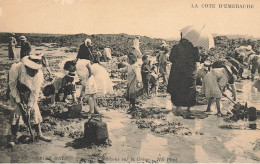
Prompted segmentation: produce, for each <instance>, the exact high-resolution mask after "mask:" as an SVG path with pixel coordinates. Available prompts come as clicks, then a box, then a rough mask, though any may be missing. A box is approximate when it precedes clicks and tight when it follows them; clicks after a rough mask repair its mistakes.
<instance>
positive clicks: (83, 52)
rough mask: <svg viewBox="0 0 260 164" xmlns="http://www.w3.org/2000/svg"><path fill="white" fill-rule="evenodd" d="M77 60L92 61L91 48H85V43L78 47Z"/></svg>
mask: <svg viewBox="0 0 260 164" xmlns="http://www.w3.org/2000/svg"><path fill="white" fill-rule="evenodd" d="M77 58H78V59H87V60H92V59H93V55H92V47H88V46H86V45H85V43H83V44H82V45H80V47H79V52H78V55H77Z"/></svg>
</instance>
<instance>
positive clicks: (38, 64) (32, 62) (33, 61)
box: [22, 54, 42, 69]
mask: <svg viewBox="0 0 260 164" xmlns="http://www.w3.org/2000/svg"><path fill="white" fill-rule="evenodd" d="M22 63H23V64H24V65H26V66H27V67H29V68H32V69H41V68H42V55H41V54H35V55H29V56H25V57H23V58H22Z"/></svg>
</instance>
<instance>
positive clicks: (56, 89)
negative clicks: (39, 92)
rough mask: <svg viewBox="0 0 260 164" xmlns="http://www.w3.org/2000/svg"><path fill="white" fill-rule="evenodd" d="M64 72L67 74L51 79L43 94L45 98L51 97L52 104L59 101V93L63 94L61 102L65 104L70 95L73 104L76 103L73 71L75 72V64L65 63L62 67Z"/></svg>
mask: <svg viewBox="0 0 260 164" xmlns="http://www.w3.org/2000/svg"><path fill="white" fill-rule="evenodd" d="M63 69H64V71H68V74H67V75H65V74H63V75H61V76H59V77H56V78H54V79H53V81H52V84H51V85H47V86H46V87H45V88H44V90H43V94H44V95H45V96H49V95H51V99H52V101H51V102H52V103H55V102H58V101H60V96H59V95H60V93H62V92H63V93H64V96H63V99H62V100H61V101H62V102H65V100H66V98H67V96H68V95H72V98H73V102H77V99H76V95H75V92H76V87H75V82H74V81H75V80H74V78H75V71H76V63H75V62H74V61H67V62H65V64H64V67H63Z"/></svg>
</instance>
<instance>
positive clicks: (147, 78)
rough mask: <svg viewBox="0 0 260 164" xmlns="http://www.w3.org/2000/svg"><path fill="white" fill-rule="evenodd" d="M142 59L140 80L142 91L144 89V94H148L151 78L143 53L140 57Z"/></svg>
mask: <svg viewBox="0 0 260 164" xmlns="http://www.w3.org/2000/svg"><path fill="white" fill-rule="evenodd" d="M142 60H143V64H142V67H141V74H142V81H143V91H144V95H147V96H149V92H150V89H149V82H150V78H151V69H150V64H149V60H148V56H147V55H144V56H143V57H142Z"/></svg>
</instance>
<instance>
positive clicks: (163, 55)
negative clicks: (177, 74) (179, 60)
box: [156, 49, 169, 84]
mask: <svg viewBox="0 0 260 164" xmlns="http://www.w3.org/2000/svg"><path fill="white" fill-rule="evenodd" d="M168 53H169V51H168V49H162V50H161V51H159V53H158V55H157V57H156V58H157V62H158V67H159V73H160V74H161V75H160V76H161V77H162V78H163V83H164V84H168V74H167V61H168V56H167V55H168Z"/></svg>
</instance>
